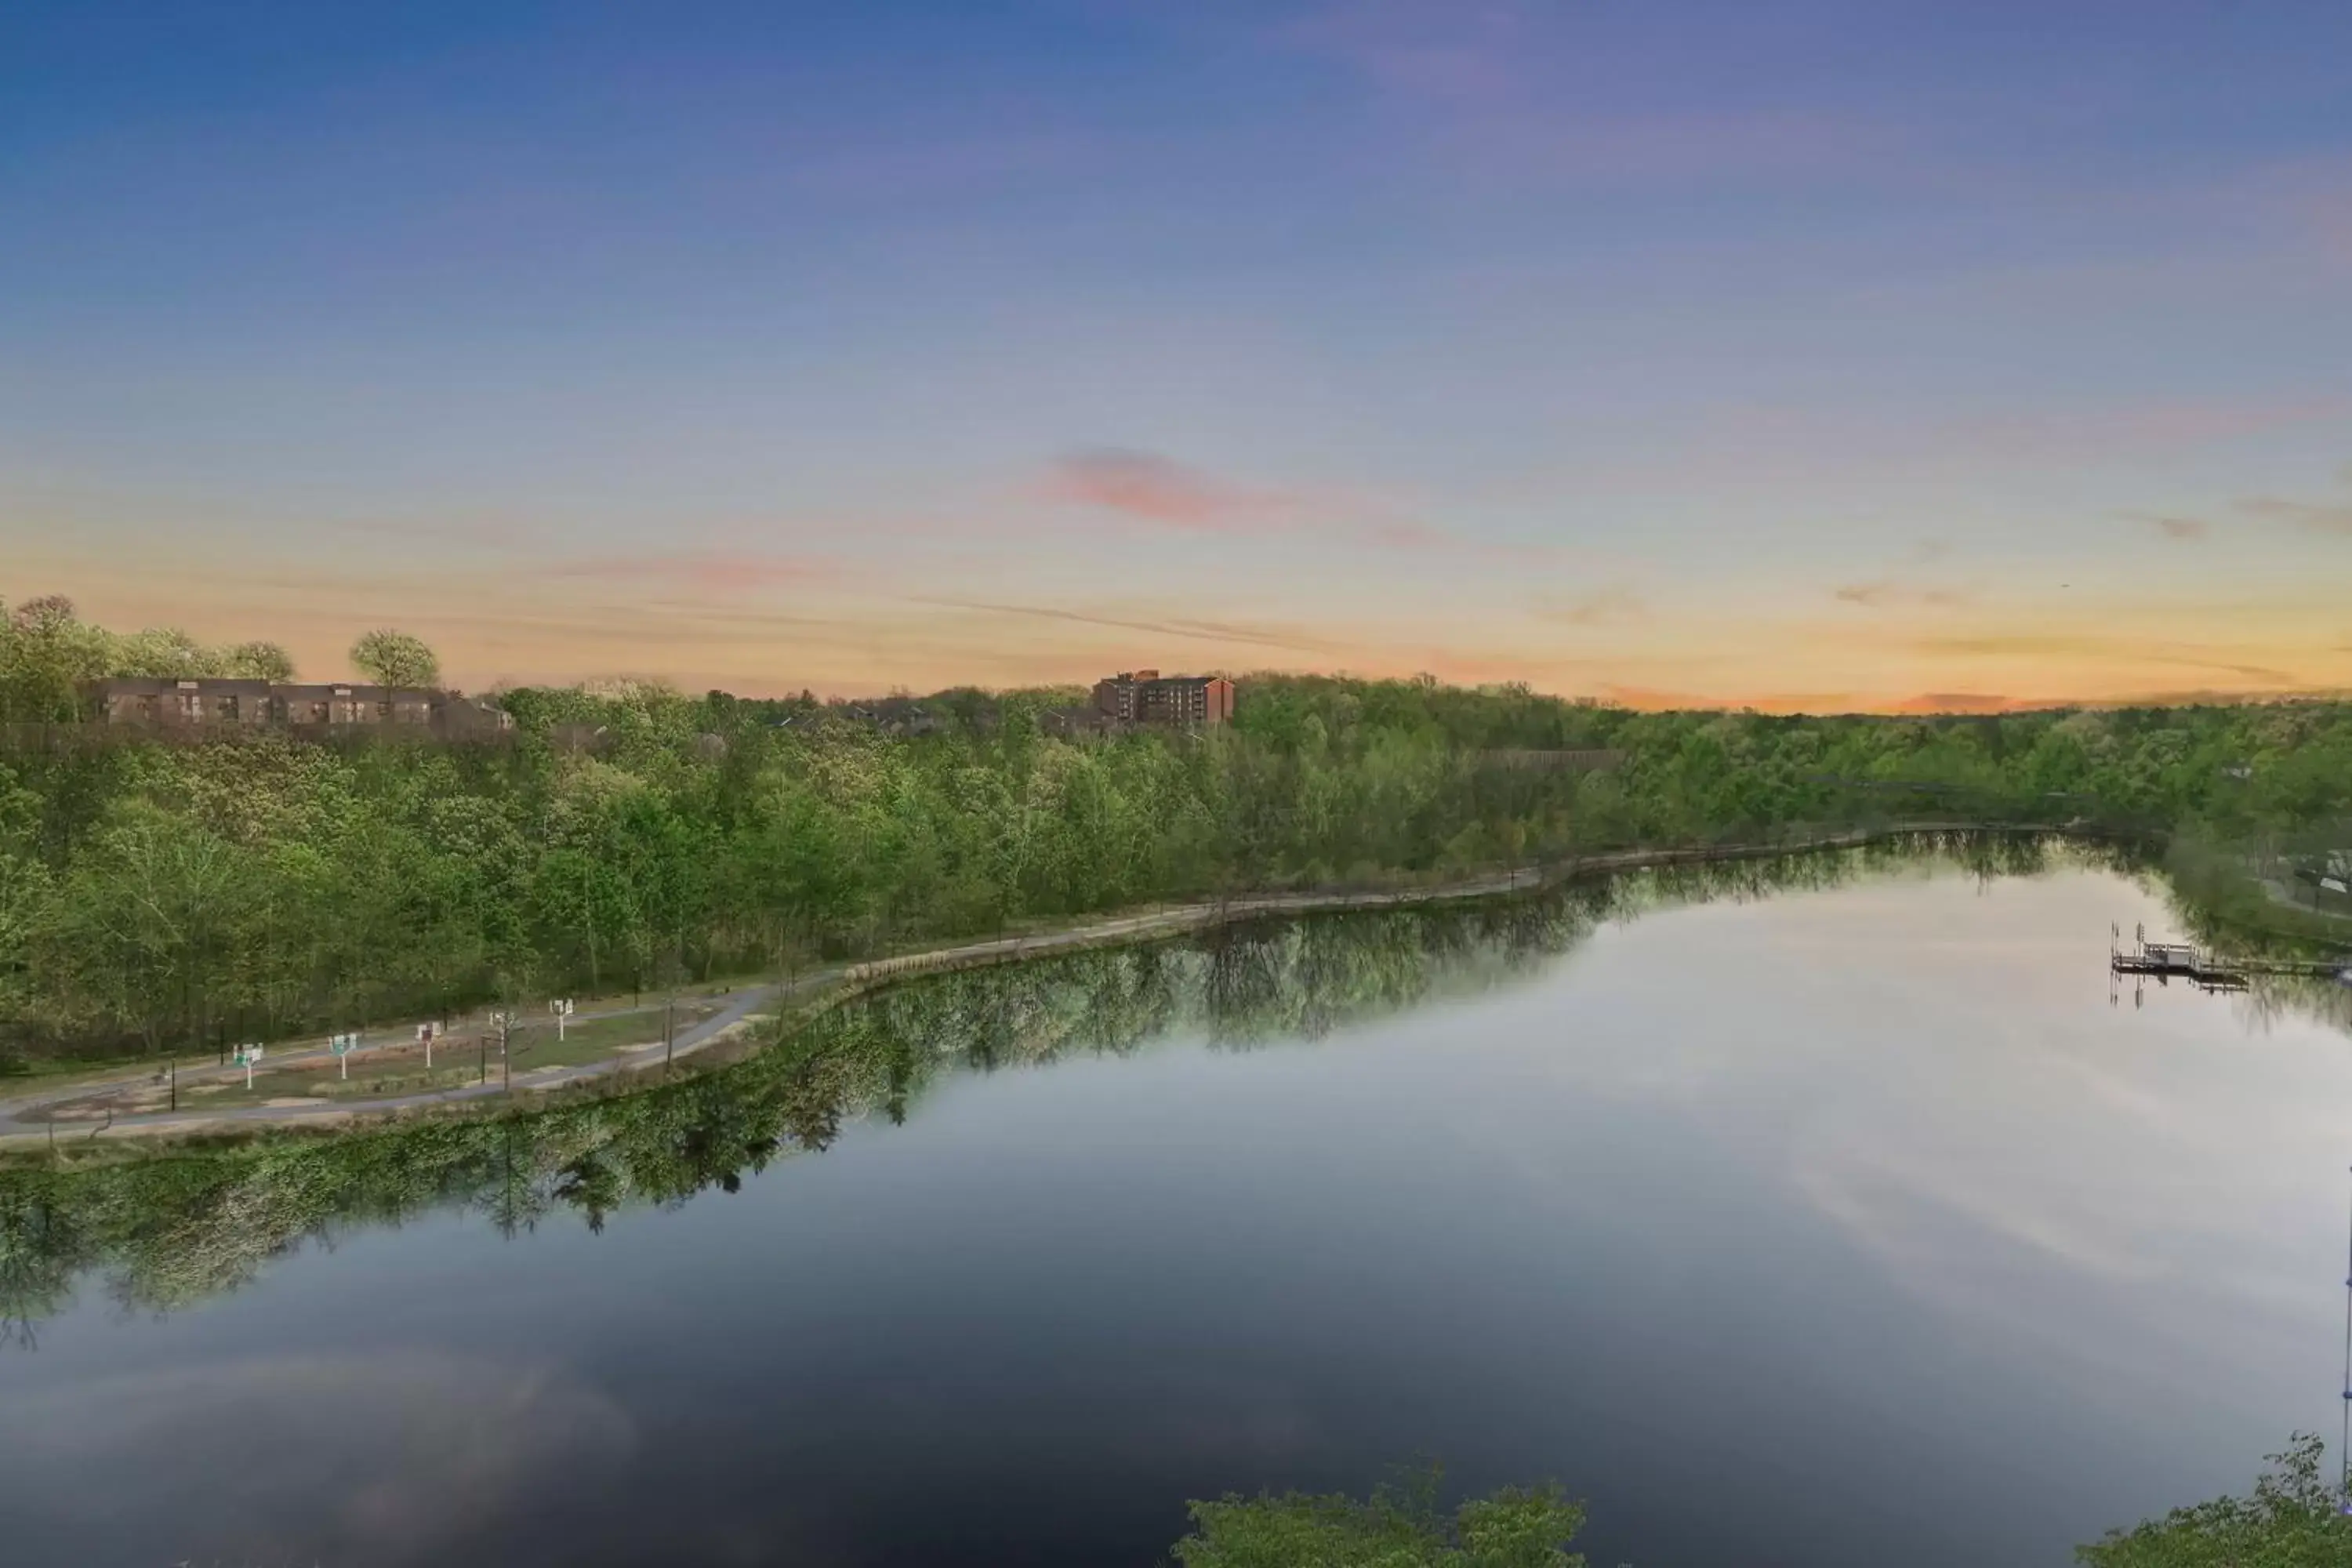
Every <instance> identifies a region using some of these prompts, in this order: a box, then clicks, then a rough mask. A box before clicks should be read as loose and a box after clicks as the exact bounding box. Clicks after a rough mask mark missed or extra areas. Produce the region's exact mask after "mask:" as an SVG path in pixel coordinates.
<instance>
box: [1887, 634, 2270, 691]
mask: <svg viewBox="0 0 2352 1568" xmlns="http://www.w3.org/2000/svg"><path fill="white" fill-rule="evenodd" d="M1913 647H1915V648H1916V650H1917V651H1919V652H1921V653H1924V654H1929V655H1935V656H1944V657H1950V656H1958V657H1961V658H2007V659H2066V658H2097V659H2105V660H2114V661H2116V662H2118V663H2125V664H2130V665H2168V666H2174V667H2179V668H2189V669H2216V670H2220V671H2221V672H2223V673H2224V674H2228V675H2235V676H2238V677H2240V678H2241V679H2246V680H2252V681H2259V682H2261V683H2263V685H2268V686H2284V685H2290V684H2293V683H2294V680H2295V679H2296V678H2295V677H2294V675H2292V674H2290V673H2289V672H2287V671H2286V670H2283V669H2279V668H2274V667H2273V666H2270V665H2263V664H2249V663H2244V662H2242V661H2241V660H2239V659H2237V658H2232V657H2231V650H2228V649H2223V648H2206V647H2197V646H2195V645H2193V644H2183V643H2169V644H2167V643H2156V644H2149V643H2145V642H2140V641H2137V640H2134V639H2132V638H2128V637H2099V636H2094V635H2090V634H2084V633H2074V632H2006V633H1989V634H1979V635H1972V636H1960V637H1922V638H1920V639H1918V640H1917V641H1916V643H1915V644H1914V645H1913Z"/></svg>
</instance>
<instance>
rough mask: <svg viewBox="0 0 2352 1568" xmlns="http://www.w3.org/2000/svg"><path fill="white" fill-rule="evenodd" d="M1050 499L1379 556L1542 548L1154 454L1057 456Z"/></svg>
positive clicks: (1205, 529) (1104, 450) (1120, 450)
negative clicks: (1331, 543) (1364, 549)
mask: <svg viewBox="0 0 2352 1568" xmlns="http://www.w3.org/2000/svg"><path fill="white" fill-rule="evenodd" d="M1040 489H1042V491H1043V493H1044V494H1045V497H1046V498H1047V499H1048V500H1054V501H1057V502H1061V503H1064V504H1066V505H1072V506H1079V507H1085V508H1088V509H1091V510H1100V511H1110V512H1116V513H1118V514H1119V515H1121V516H1123V517H1127V518H1130V519H1133V520H1135V521H1139V522H1144V523H1149V524H1150V525H1152V526H1154V527H1158V528H1168V529H1175V530H1178V531H1183V532H1197V533H1264V532H1267V531H1307V532H1315V533H1324V534H1329V535H1333V536H1335V537H1339V538H1343V539H1346V540H1348V541H1349V542H1352V543H1355V544H1359V545H1368V546H1370V547H1372V548H1375V549H1380V550H1395V551H1406V552H1427V553H1432V554H1450V555H1455V556H1459V557H1463V558H1465V559H1476V560H1485V561H1496V562H1506V563H1517V564H1520V565H1535V564H1539V563H1545V562H1549V561H1550V560H1552V559H1553V558H1554V552H1552V551H1550V550H1549V549H1547V548H1545V547H1544V546H1542V545H1538V544H1518V543H1512V542H1503V541H1496V540H1482V539H1475V538H1469V537H1465V536H1464V535H1462V534H1458V533H1454V532H1451V531H1447V530H1445V529H1442V528H1438V527H1435V526H1434V525H1433V524H1430V523H1427V522H1424V521H1420V520H1418V519H1415V518H1412V517H1406V516H1400V515H1397V513H1396V511H1395V510H1394V509H1392V508H1391V507H1390V506H1389V505H1387V504H1386V503H1384V502H1382V501H1381V500H1377V499H1373V498H1368V497H1364V496H1360V495H1355V494H1350V493H1347V492H1344V491H1331V490H1325V491H1308V490H1303V489H1276V488H1270V487H1266V486H1262V485H1254V484H1247V483H1244V482H1242V481H1239V480H1235V479H1227V478H1224V477H1223V476H1220V475H1216V474H1212V473H1210V472H1208V471H1207V470H1205V469H1202V468H1197V467H1194V466H1193V465H1192V464H1189V463H1181V462H1179V461H1177V460H1176V459H1174V458H1168V457H1164V456H1162V455H1160V453H1157V452H1145V451H1139V450H1136V449H1134V448H1131V447H1090V448H1087V449H1085V450H1082V451H1077V452H1073V453H1070V454H1067V455H1066V456H1065V457H1063V458H1060V459H1059V460H1057V461H1056V462H1055V464H1054V465H1053V466H1052V468H1050V469H1049V470H1048V471H1047V473H1046V475H1045V480H1044V482H1043V484H1042V486H1041V487H1040Z"/></svg>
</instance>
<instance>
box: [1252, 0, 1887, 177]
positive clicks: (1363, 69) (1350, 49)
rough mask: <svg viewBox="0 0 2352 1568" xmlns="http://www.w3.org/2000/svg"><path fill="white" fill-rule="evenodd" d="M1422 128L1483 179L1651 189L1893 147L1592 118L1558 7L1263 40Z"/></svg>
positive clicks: (1418, 3)
mask: <svg viewBox="0 0 2352 1568" xmlns="http://www.w3.org/2000/svg"><path fill="white" fill-rule="evenodd" d="M1270 37H1271V38H1272V40H1273V42H1274V43H1275V45H1276V47H1280V48H1283V49H1286V50H1288V51H1290V52H1292V53H1295V54H1298V55H1303V56H1306V57H1307V58H1313V59H1317V60H1319V61H1322V62H1324V63H1326V64H1328V65H1329V66H1332V67H1335V68H1339V69H1340V70H1342V71H1345V72H1347V73H1348V74H1349V75H1350V76H1352V77H1353V78H1355V79H1358V80H1360V82H1362V83H1364V84H1365V85H1366V86H1367V87H1368V88H1370V89H1371V90H1372V91H1374V92H1375V93H1377V94H1379V95H1381V96H1382V97H1384V98H1386V99H1388V100H1393V101H1395V102H1397V103H1398V104H1400V105H1402V106H1405V107H1406V108H1408V109H1409V110H1413V111H1417V112H1418V113H1420V114H1422V115H1423V116H1424V117H1425V118H1426V121H1427V125H1428V129H1429V131H1430V132H1431V133H1432V134H1431V136H1430V144H1431V146H1432V147H1433V149H1435V150H1437V151H1438V152H1440V153H1442V154H1444V155H1448V156H1450V157H1451V159H1452V160H1453V161H1454V162H1456V163H1459V164H1460V165H1461V166H1462V167H1463V168H1464V169H1465V170H1467V171H1470V172H1472V173H1475V174H1478V175H1480V176H1482V177H1484V176H1491V175H1495V174H1504V175H1507V176H1510V177H1514V178H1527V177H1533V178H1538V179H1545V178H1549V179H1554V180H1562V181H1569V182H1575V183H1601V184H1615V183H1627V182H1632V183H1650V182H1655V181H1661V180H1666V181H1692V180H1702V181H1703V180H1714V179H1721V178H1726V177H1731V178H1751V177H1757V176H1776V175H1777V176H1790V175H1805V174H1820V173H1824V172H1836V173H1840V174H1850V173H1852V172H1853V171H1854V170H1855V169H1856V168H1857V167H1858V166H1860V165H1861V164H1862V163H1864V162H1866V161H1868V160H1870V159H1872V158H1874V157H1875V156H1876V155H1877V153H1878V152H1879V151H1880V150H1881V149H1883V148H1884V147H1885V146H1886V145H1887V144H1888V143H1889V142H1891V141H1892V140H1893V138H1892V136H1891V133H1890V132H1889V130H1888V128H1886V127H1885V126H1883V125H1864V124H1862V123H1860V122H1858V121H1855V120H1853V119H1852V118H1851V117H1848V116H1842V115H1830V114H1824V113H1821V112H1817V111H1792V110H1786V109H1779V108H1772V109H1761V108H1756V109H1737V108H1735V109H1726V108H1723V107H1721V106H1719V105H1716V104H1712V103H1710V104H1706V105H1694V106H1692V107H1687V108H1678V109H1666V110H1654V111H1649V112H1643V113H1638V114H1628V113H1622V112H1618V113H1597V112H1595V111H1594V110H1592V109H1591V108H1590V107H1589V105H1590V104H1591V102H1592V101H1593V100H1594V98H1595V97H1596V96H1597V95H1596V94H1592V93H1587V92H1580V91H1579V90H1577V88H1578V86H1580V85H1581V84H1580V81H1579V77H1580V67H1582V66H1584V65H1586V64H1587V63H1588V61H1589V58H1590V53H1591V51H1590V46H1589V44H1587V43H1586V42H1585V41H1584V40H1583V39H1581V38H1580V37H1579V36H1578V28H1577V26H1576V25H1575V22H1574V20H1573V18H1572V17H1567V18H1564V16H1563V13H1562V11H1561V10H1560V9H1559V8H1556V7H1552V6H1536V5H1523V4H1516V3H1512V0H1332V3H1329V4H1324V5H1316V6H1314V7H1313V8H1311V9H1310V10H1308V11H1307V13H1306V14H1305V15H1304V16H1293V17H1291V18H1289V19H1286V20H1284V21H1281V22H1278V23H1277V24H1276V25H1275V26H1273V27H1272V29H1271V30H1270Z"/></svg>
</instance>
